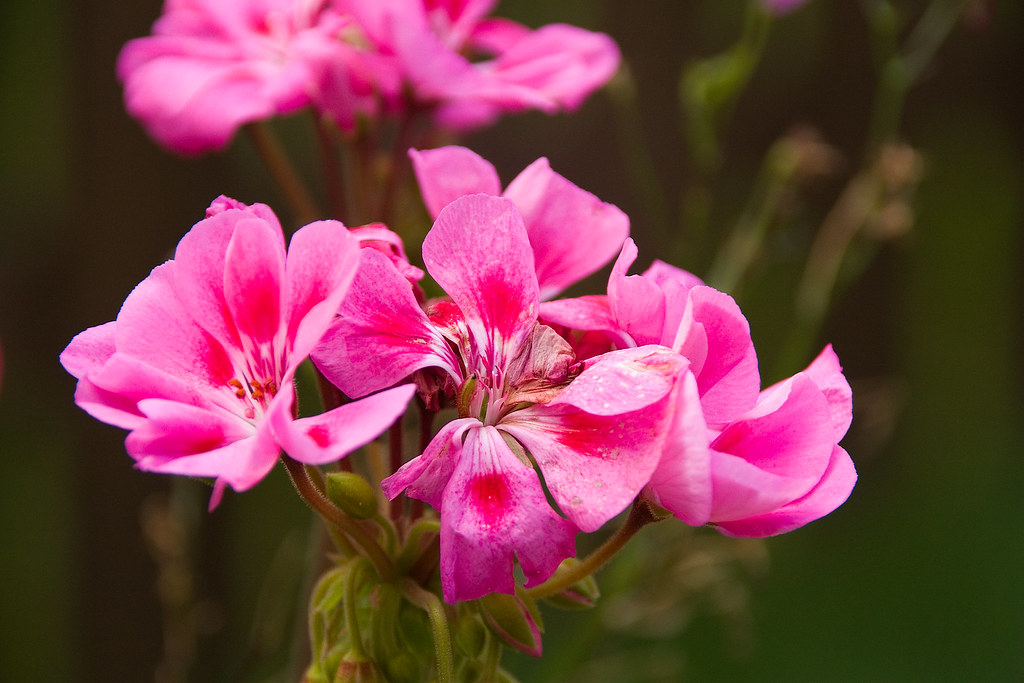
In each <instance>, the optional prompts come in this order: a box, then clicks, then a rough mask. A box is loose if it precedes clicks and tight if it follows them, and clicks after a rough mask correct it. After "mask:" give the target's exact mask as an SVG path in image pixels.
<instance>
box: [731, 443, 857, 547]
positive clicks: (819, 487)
mask: <svg viewBox="0 0 1024 683" xmlns="http://www.w3.org/2000/svg"><path fill="white" fill-rule="evenodd" d="M856 483H857V470H856V469H855V468H854V466H853V461H852V460H851V459H850V456H849V454H847V452H846V451H845V450H843V449H842V448H841V447H839V446H835V447H833V449H832V456H831V458H830V459H829V463H828V467H827V468H826V470H825V474H824V475H823V476H822V478H821V480H820V481H819V482H818V483H817V484H816V485H815V486H814V488H812V489H811V490H810V491H809V492H808V493H807V494H806V495H804V496H803V497H801V498H798V499H796V500H794V501H792V502H791V503H786V504H785V505H782V506H781V507H778V508H776V509H775V510H773V511H771V512H769V513H767V514H763V515H757V516H754V517H746V518H744V519H738V520H734V521H731V522H721V523H716V526H717V527H718V528H719V529H720V530H721V531H722V533H724V534H726V535H727V536H740V537H763V536H774V535H776V534H784V533H786V532H788V531H792V530H793V529H796V528H799V527H801V526H803V525H805V524H807V523H808V522H813V521H814V520H816V519H820V518H821V517H824V516H825V515H827V514H829V513H830V512H832V511H833V510H835V509H836V508H838V507H839V506H840V505H842V504H843V503H844V502H845V501H846V499H847V498H849V496H850V492H851V491H853V486H854V484H856Z"/></svg>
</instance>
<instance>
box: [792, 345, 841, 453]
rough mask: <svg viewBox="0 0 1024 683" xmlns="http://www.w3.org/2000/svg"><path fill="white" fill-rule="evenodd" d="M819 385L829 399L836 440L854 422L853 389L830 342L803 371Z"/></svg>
mask: <svg viewBox="0 0 1024 683" xmlns="http://www.w3.org/2000/svg"><path fill="white" fill-rule="evenodd" d="M803 374H805V375H807V376H808V377H810V378H811V380H813V381H814V383H815V384H817V385H818V388H819V389H821V390H822V391H823V392H824V393H825V398H826V399H828V405H829V408H830V409H831V411H832V425H833V426H834V427H835V438H836V441H839V440H840V439H842V438H843V437H844V436H845V435H846V432H847V430H849V429H850V423H852V422H853V391H852V390H851V389H850V383H849V382H847V381H846V377H845V376H843V366H842V365H840V364H839V357H838V356H836V353H835V351H833V350H832V345H831V344H829V345H828V346H826V347H825V348H824V350H823V351H822V352H821V353H820V354H818V357H817V358H815V359H814V360H813V361H812V362H811V364H810V365H808V366H807V369H806V370H804V371H803Z"/></svg>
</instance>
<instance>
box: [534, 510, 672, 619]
mask: <svg viewBox="0 0 1024 683" xmlns="http://www.w3.org/2000/svg"><path fill="white" fill-rule="evenodd" d="M662 519H664V517H660V516H658V515H656V514H655V513H654V511H653V510H652V509H651V506H650V505H649V504H648V503H647V502H645V501H641V500H639V499H638V500H636V501H634V502H633V506H632V507H631V508H630V509H629V517H627V518H626V522H625V523H624V524H623V525H622V526H621V527H619V530H618V531H616V532H615V534H614V535H613V536H612V537H611V538H609V539H608V540H607V541H605V542H604V543H603V544H602V545H601V547H599V548H598V549H597V550H595V551H594V552H592V553H590V554H589V555H587V556H586V557H585V558H584V559H583V560H582V561H581V562H580V563H579V564H577V565H576V566H575V567H572V568H571V569H569V570H567V571H557V572H555V575H554V576H552V577H551V578H550V579H548V580H547V581H545V582H544V583H542V584H540V585H539V586H534V587H533V588H527V589H526V590H525V591H523V593H524V594H525V596H526V597H527V598H529V599H531V600H539V599H541V598H546V597H548V596H549V595H554V594H555V593H560V592H561V591H563V590H565V589H566V588H568V587H569V586H571V585H573V584H574V583H576V582H577V581H579V580H581V579H585V578H587V577H588V576H590V575H591V574H593V573H594V572H596V571H597V570H598V569H600V568H601V567H603V566H604V565H605V563H606V562H608V560H610V559H612V558H613V557H614V556H615V555H616V553H618V552H619V551H620V550H622V548H623V547H624V546H625V545H626V542H627V541H629V539H631V538H633V536H634V535H636V532H638V531H640V529H642V528H643V527H645V526H647V525H648V524H650V523H651V522H657V521H660V520H662Z"/></svg>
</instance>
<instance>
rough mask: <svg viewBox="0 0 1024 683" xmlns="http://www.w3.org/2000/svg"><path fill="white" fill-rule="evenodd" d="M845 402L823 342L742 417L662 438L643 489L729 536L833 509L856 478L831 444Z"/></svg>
mask: <svg viewBox="0 0 1024 683" xmlns="http://www.w3.org/2000/svg"><path fill="white" fill-rule="evenodd" d="M852 406H853V402H852V393H851V391H850V385H849V384H848V383H847V381H846V378H845V377H843V374H842V368H841V367H840V365H839V359H838V358H837V357H836V355H835V352H833V351H832V348H831V347H826V348H825V350H824V351H822V352H821V354H820V355H819V356H818V357H817V358H816V359H815V360H814V362H812V363H811V364H810V366H808V368H807V369H806V370H804V371H803V372H799V373H797V374H796V375H794V376H793V377H790V378H789V379H787V380H785V381H783V382H780V383H778V384H776V385H774V386H772V387H769V388H768V389H765V390H764V391H762V392H761V393H760V395H759V396H758V399H757V403H756V405H755V406H754V407H753V408H752V409H750V410H749V411H747V412H746V413H744V414H743V415H739V416H737V417H736V418H735V419H733V420H731V421H729V422H727V423H725V424H717V425H708V434H709V437H708V440H703V441H702V440H701V439H699V438H695V437H694V435H695V434H697V433H698V432H696V431H694V428H696V427H698V426H699V424H696V423H693V422H690V423H689V424H688V426H689V427H690V430H689V431H684V430H683V429H678V430H676V431H675V432H674V433H673V434H672V435H670V437H669V438H668V440H667V442H666V447H665V455H664V456H663V458H662V461H661V463H659V465H658V469H657V470H656V472H655V474H654V475H653V476H652V478H651V483H650V492H651V495H652V497H653V498H654V499H655V500H656V501H657V502H658V503H660V504H661V505H663V506H664V507H666V508H667V509H669V510H671V511H672V512H673V513H674V514H675V515H676V516H677V517H679V518H680V519H682V520H683V521H685V522H687V523H688V524H693V525H699V524H707V523H711V524H713V525H715V526H716V527H717V528H718V529H719V530H721V531H722V532H723V533H725V534H728V535H730V536H772V535H775V534H781V533H785V532H787V531H792V530H793V529H796V528H798V527H801V526H803V525H805V524H807V523H808V522H812V521H814V520H816V519H818V518H820V517H823V516H825V515H827V514H828V513H830V512H832V511H833V510H835V509H836V508H837V507H839V506H840V505H842V504H843V502H844V501H846V499H847V498H848V497H849V495H850V492H851V491H852V490H853V486H854V484H855V483H856V482H857V471H856V469H855V468H854V466H853V461H852V460H851V459H850V456H849V454H848V453H847V452H846V451H845V450H844V449H843V448H842V447H841V446H839V441H840V440H841V439H842V438H843V436H844V435H845V434H846V431H847V429H849V427H850V422H851V419H852ZM690 416H691V418H692V414H691V415H690Z"/></svg>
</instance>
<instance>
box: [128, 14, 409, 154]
mask: <svg viewBox="0 0 1024 683" xmlns="http://www.w3.org/2000/svg"><path fill="white" fill-rule="evenodd" d="M351 24H352V20H351V19H350V18H347V17H344V16H342V15H341V14H340V13H339V12H338V11H336V10H335V9H333V8H332V7H331V3H330V2H328V1H327V0H166V3H165V5H164V13H163V16H161V17H160V19H159V20H157V22H156V23H155V24H154V26H153V35H151V36H148V37H146V38H139V39H136V40H133V41H130V42H129V43H128V44H127V45H125V47H124V49H123V50H122V51H121V55H120V57H119V58H118V62H117V74H118V78H120V79H121V81H122V82H123V83H124V98H125V105H126V106H127V109H128V112H129V113H130V114H131V115H132V116H134V117H135V118H137V119H139V121H140V122H141V123H142V124H143V126H144V127H145V128H146V130H147V131H148V132H149V134H150V135H151V136H153V138H155V139H156V140H157V141H158V142H159V143H160V144H162V145H164V146H165V147H167V148H169V149H171V150H173V151H175V152H178V153H180V154H200V153H202V152H207V151H210V150H216V149H220V148H223V147H224V146H225V145H227V143H228V142H229V141H230V139H231V137H232V136H233V135H234V133H235V131H236V130H237V129H238V127H239V126H241V125H242V124H245V123H248V122H251V121H258V120H261V119H266V118H269V117H272V116H277V115H281V114H288V113H291V112H294V111H297V110H298V109H301V108H303V107H306V106H309V105H311V104H313V105H316V106H317V107H318V108H320V109H321V110H323V111H326V112H327V113H329V114H331V115H332V116H333V117H334V118H335V119H336V120H337V121H338V123H339V124H340V125H342V126H344V127H350V126H351V125H352V124H353V122H354V117H355V116H356V115H357V114H358V113H361V112H372V111H373V110H374V107H375V106H376V98H377V96H376V90H377V89H378V88H380V87H382V84H383V87H387V88H390V89H392V90H394V89H395V88H397V81H396V80H395V78H396V77H397V74H391V73H390V71H389V67H388V65H387V62H386V61H385V60H381V59H379V58H378V57H377V56H375V55H372V54H370V53H367V52H366V51H365V50H362V49H360V48H358V47H356V46H353V45H351V44H349V43H347V42H345V40H344V38H345V35H346V31H350V30H351V29H352V27H351Z"/></svg>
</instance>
